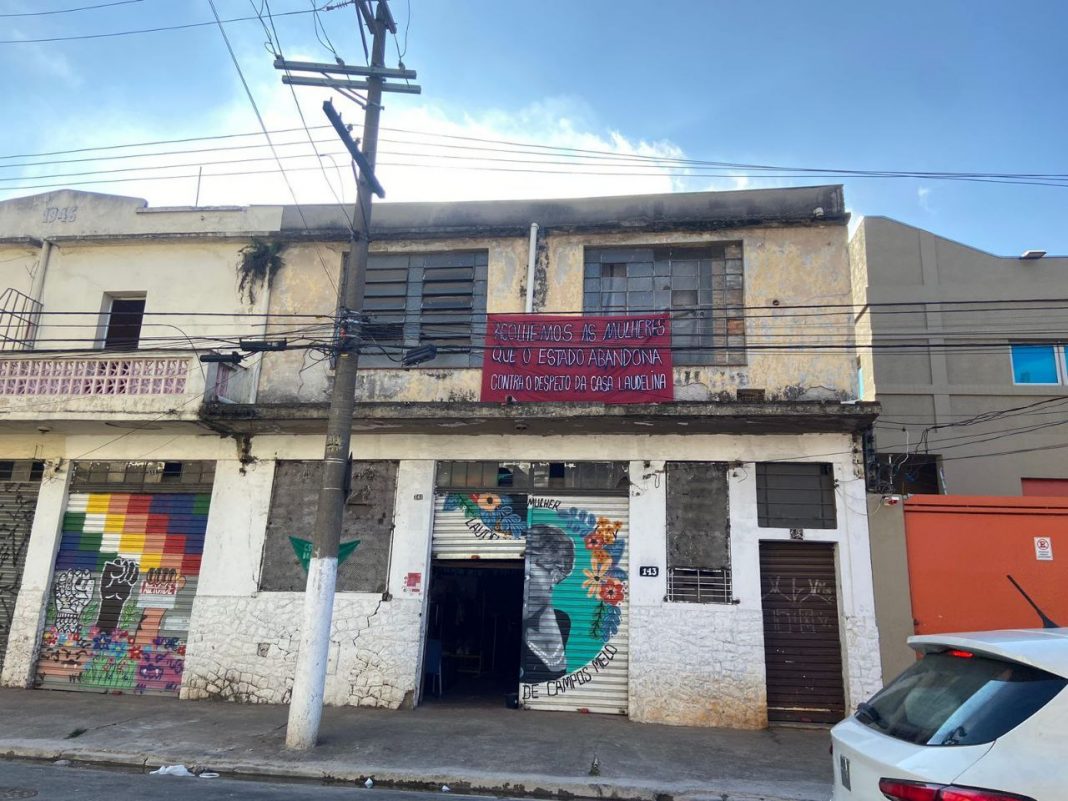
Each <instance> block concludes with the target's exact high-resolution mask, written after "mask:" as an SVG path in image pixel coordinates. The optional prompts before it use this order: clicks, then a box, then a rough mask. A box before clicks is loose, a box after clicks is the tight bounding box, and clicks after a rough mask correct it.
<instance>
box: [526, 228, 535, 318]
mask: <svg viewBox="0 0 1068 801" xmlns="http://www.w3.org/2000/svg"><path fill="white" fill-rule="evenodd" d="M537 260H538V224H537V223H531V224H530V252H529V253H528V254H527V307H526V311H527V314H530V313H531V312H532V311H534V265H535V262H537Z"/></svg>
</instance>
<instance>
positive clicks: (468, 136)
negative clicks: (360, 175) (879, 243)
mask: <svg viewBox="0 0 1068 801" xmlns="http://www.w3.org/2000/svg"><path fill="white" fill-rule="evenodd" d="M257 77H258V78H259V79H258V80H257V79H256V78H257ZM250 85H251V87H252V91H253V95H254V97H255V98H256V100H257V105H258V107H259V109H260V112H261V114H262V116H263V119H264V123H265V124H266V126H267V128H268V129H269V130H280V129H297V130H296V131H293V132H289V133H285V134H277V135H272V140H273V141H274V142H275V145H276V150H277V152H278V153H279V155H280V156H281V157H282V158H283V164H284V166H285V169H286V175H287V177H288V179H289V182H290V185H291V186H292V189H293V193H292V194H291V193H290V191H289V189H288V188H287V187H286V184H285V181H284V180H283V178H282V177H281V175H279V173H278V168H277V164H276V163H275V161H274V159H273V158H272V154H271V150H270V149H269V148H267V147H263V146H262V145H263V144H264V138H263V136H262V135H261V136H258V137H249V138H247V139H235V140H219V141H205V142H193V143H188V144H174V145H166V146H158V147H153V148H142V149H140V150H139V151H137V152H141V153H146V154H148V155H145V156H144V157H140V158H136V159H134V158H124V159H116V160H113V161H94V162H87V163H76V164H54V163H53V164H48V165H41V166H40V167H33V168H27V169H24V170H23V172H22V176H23V177H22V178H21V179H20V181H19V182H18V183H19V184H20V185H21V186H24V187H27V188H25V189H14V190H9V191H3V189H2V186H3V185H0V195H2V196H6V197H12V196H16V195H23V194H33V193H36V192H44V191H48V188H47V187H37V188H30V187H31V185H34V184H62V185H71V186H76V188H80V189H85V190H88V191H99V192H105V193H110V194H121V195H129V196H136V197H144V198H147V199H148V201H149V203H150V204H151V205H154V206H167V205H192V204H193V203H194V201H195V200H196V198H197V182H198V178H197V174H198V172H200V171H202V172H203V178H202V179H201V180H200V191H199V203H200V205H227V204H238V205H246V204H253V203H255V204H272V203H292V202H293V195H295V196H296V198H297V200H298V202H301V203H334V202H338V201H341V202H343V203H345V204H351V203H352V202H353V199H354V196H355V189H354V186H355V183H354V180H353V176H352V172H351V169H350V167H349V157H348V155H347V154H345V153H344V151H343V147H342V145H341V143H340V141H339V140H338V138H337V136H336V134H335V133H334V131H333V130H332V129H329V128H327V129H318V130H317V129H316V126H323V125H326V124H327V123H326V119H325V117H324V115H323V112H322V109H321V106H322V101H323V99H325V98H326V97H328V96H330V95H331V93H329V92H327V91H325V90H317V89H312V88H305V87H298V88H296V94H297V96H298V98H299V99H300V105H301V108H302V109H303V112H304V117H305V120H306V121H307V123H308V125H309V126H310V127H312V129H313V130H312V135H313V138H314V139H315V140H316V142H317V145H316V147H317V149H318V150H319V152H321V153H324V154H326V155H324V165H325V167H320V165H319V162H318V160H317V159H316V158H315V156H314V155H313V151H312V148H311V145H310V144H309V143H308V135H307V134H306V133H305V132H304V131H303V130H301V121H300V118H299V116H298V114H297V110H296V106H295V104H294V99H293V94H292V93H291V91H290V88H289V87H287V86H283V85H281V83H280V82H279V80H278V76H277V75H276V74H270V73H268V74H264V75H262V76H251V77H250ZM333 99H334V104H335V106H336V107H337V108H338V110H339V111H341V112H342V114H343V116H344V118H345V120H346V121H347V122H353V123H359V122H361V121H362V117H363V112H362V110H361V109H360V108H359V107H358V106H357V105H356V104H354V103H352V102H351V101H349V100H347V99H345V98H341V97H338V96H337V95H336V93H334V94H333ZM96 116H97V119H95V120H94V119H86V118H85V117H82V118H81V119H80V125H79V126H78V130H79V131H82V132H84V133H82V134H80V135H79V137H78V138H77V139H75V140H71V139H69V138H68V139H66V140H63V145H62V146H65V147H92V146H99V145H105V144H108V145H110V144H115V143H121V142H139V141H140V142H143V141H155V140H163V139H177V138H182V137H184V136H195V135H198V134H199V135H202V134H208V133H213V132H218V133H224V132H231V131H241V132H246V131H255V130H257V129H258V128H259V123H258V122H257V120H256V117H255V114H254V113H253V112H252V108H251V106H250V104H249V103H248V101H247V99H246V98H245V97H243V96H241V97H238V98H237V99H236V100H235V101H234V102H232V103H230V104H229V105H227V106H223V107H221V108H219V109H217V110H216V111H215V112H214V113H212V112H211V111H210V110H209V111H207V112H206V113H204V114H203V115H202V116H200V117H199V118H198V119H194V120H189V121H188V122H187V123H185V124H182V123H179V124H178V126H174V125H164V124H163V123H162V122H161V123H159V124H158V125H157V124H152V123H146V121H145V120H144V119H143V118H141V117H131V116H130V112H129V111H127V110H125V109H118V110H117V109H106V110H105V109H99V110H98V111H97V115H96ZM105 120H106V123H105ZM124 120H125V122H124ZM96 123H99V124H96ZM66 130H67V131H68V132H69V130H70V129H69V128H68V129H66ZM358 134H359V129H358V128H357V130H356V131H354V135H358ZM475 140H485V141H475ZM522 143H531V144H534V145H536V147H526V146H523V145H522ZM46 144H47V143H46ZM252 144H258V145H261V146H260V147H255V148H252V147H245V146H247V145H252ZM223 147H225V148H230V149H227V150H214V151H208V150H206V148H223ZM198 148H200V149H201V151H200V152H192V153H174V152H173V151H178V150H196V149H198ZM559 148H573V149H576V150H574V151H562V150H559ZM45 149H49V150H50V149H53V148H52V147H42V150H45ZM577 151H593V152H588V153H582V152H577ZM120 152H121V153H123V154H125V155H129V152H127V151H120ZM131 152H132V151H131ZM606 154H607V155H606ZM634 157H640V158H638V159H637V160H635V159H634ZM683 157H685V153H684V152H683V151H682V150H681V148H679V147H678V146H677V145H675V144H673V143H671V142H669V141H647V140H643V139H640V138H635V137H631V136H627V135H626V134H625V133H624V132H621V131H617V130H602V129H601V127H600V126H598V125H597V124H596V122H595V121H594V115H593V113H592V112H591V111H590V109H589V108H588V106H586V104H584V103H583V102H582V101H580V100H577V99H575V98H567V97H558V98H547V99H543V100H539V101H536V102H531V103H529V104H527V105H525V106H521V107H519V108H515V109H506V108H484V109H456V108H449V107H446V106H444V105H442V104H438V103H433V102H428V101H426V100H424V99H422V98H419V99H417V100H413V99H411V98H399V97H396V96H393V95H387V98H386V108H385V110H384V111H383V113H382V132H381V138H380V144H379V153H378V171H377V172H378V176H379V179H380V180H381V182H382V184H383V185H384V186H385V188H386V191H387V199H388V200H390V201H412V200H436V201H450V200H470V199H503V198H517V199H521V198H539V197H581V196H597V195H615V194H642V193H653V192H671V191H679V190H682V189H688V188H692V189H703V188H705V187H704V186H703V184H704V183H705V179H701V180H700V184H701V185H698V183H697V182H696V179H688V178H686V177H684V176H685V175H686V174H688V172H689V171H688V170H685V169H682V168H680V167H679V166H678V165H672V164H670V163H665V162H664V161H662V160H664V159H669V160H670V159H678V158H683ZM53 158H60V157H53ZM132 168H152V169H151V170H146V171H136V170H133V169H132ZM93 170H123V172H114V173H110V174H106V175H97V176H93V175H76V174H73V173H84V172H87V171H93ZM253 172H262V173H263V174H260V175H254V174H248V173H253ZM324 172H325V175H324ZM59 173H65V174H68V175H67V177H62V176H61V177H45V176H50V175H56V174H59ZM5 174H6V175H10V174H11V173H5ZM35 177H36V178H37V180H33V179H34V178H35ZM94 178H99V179H111V180H112V181H113V182H108V183H105V182H100V183H94V184H88V183H82V182H85V181H89V180H93V179H94ZM115 179H121V180H118V181H115ZM126 179H135V180H126ZM743 180H744V179H743ZM716 183H717V184H718V185H717V186H716V188H735V187H736V186H738V182H737V181H726V182H720V181H717V182H716Z"/></svg>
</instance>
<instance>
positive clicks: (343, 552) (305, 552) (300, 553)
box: [289, 537, 360, 573]
mask: <svg viewBox="0 0 1068 801" xmlns="http://www.w3.org/2000/svg"><path fill="white" fill-rule="evenodd" d="M289 544H290V545H292V546H293V552H294V553H296V555H297V559H299V560H300V564H301V566H302V567H303V568H304V572H305V573H307V572H308V563H309V562H311V555H312V542H311V541H310V540H302V539H301V538H300V537H290V538H289ZM359 544H360V541H359V540H351V541H349V542H343V543H341V545H340V546H339V547H338V549H337V563H338V564H339V565H340V564H341V563H342V562H344V561H345V560H346V559H348V558H349V557H350V556H352V552H353V551H355V550H356V546H357V545H359Z"/></svg>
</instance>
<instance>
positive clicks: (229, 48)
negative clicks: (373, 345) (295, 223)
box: [208, 0, 339, 294]
mask: <svg viewBox="0 0 1068 801" xmlns="http://www.w3.org/2000/svg"><path fill="white" fill-rule="evenodd" d="M208 5H210V6H211V13H212V14H213V15H214V16H215V22H216V24H217V25H218V26H219V33H220V34H222V37H223V41H224V42H225V43H226V49H227V51H228V52H229V53H230V60H231V61H233V64H234V69H236V70H237V75H238V77H239V78H240V79H241V85H242V86H243V87H245V95H246V96H247V97H248V101H249V103H250V104H251V105H252V110H253V111H254V112H255V113H256V120H257V121H258V122H259V124H260V130H261V131H263V135H264V137H266V139H267V142H268V143H270V145H271V153H272V154H273V155H274V158H275V161H276V162H277V163H278V171H279V172H280V173H281V174H282V180H284V181H285V184H286V188H287V189H288V190H289V194H290V196H291V197H292V198H293V203H294V204H295V205H296V208H297V214H298V215H299V216H300V221H301V223H302V224H303V225H304V230H305V231H307V232H309V233H311V228H310V227H309V226H308V221H307V219H305V217H304V210H303V209H302V208H301V206H300V203H299V202H298V201H297V193H296V192H295V191H294V190H293V185H292V184H291V183H290V181H289V176H288V175H286V171H285V168H284V167H282V161H281V159H279V158H278V151H276V150H275V148H274V143H273V142H271V135H270V134H269V133H267V125H266V124H265V123H264V121H263V115H262V114H260V109H259V106H258V105H256V98H255V97H253V96H252V90H251V89H250V88H249V85H248V81H246V80H245V73H244V72H243V71H242V69H241V64H240V62H238V60H237V55H236V54H235V53H234V48H233V47H232V46H231V45H230V37H229V36H227V35H226V29H225V28H224V27H223V23H222V20H221V19H219V12H218V10H216V8H215V0H208ZM292 13H296V12H292ZM315 252H316V254H317V255H318V256H319V263H320V264H321V265H322V268H323V273H324V274H325V275H326V278H327V280H328V281H329V282H330V285H331V286H333V288H334V292H335V294H336V293H337V292H338V291H339V290H338V285H337V282H336V281H335V280H334V277H333V275H332V274H331V272H330V270H329V269H328V268H327V266H326V261H325V260H324V259H323V256H322V252H321V250H320V249H319V245H318V243H315Z"/></svg>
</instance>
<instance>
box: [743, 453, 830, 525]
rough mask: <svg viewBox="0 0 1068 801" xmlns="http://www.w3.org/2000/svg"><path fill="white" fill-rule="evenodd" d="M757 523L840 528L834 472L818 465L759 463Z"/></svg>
mask: <svg viewBox="0 0 1068 801" xmlns="http://www.w3.org/2000/svg"><path fill="white" fill-rule="evenodd" d="M756 467H757V469H756V482H757V524H758V525H759V526H761V527H764V528H801V529H804V528H837V527H838V518H837V513H836V511H835V502H834V469H833V467H832V466H831V465H830V464H823V463H819V462H760V463H758V464H757V466H756Z"/></svg>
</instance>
